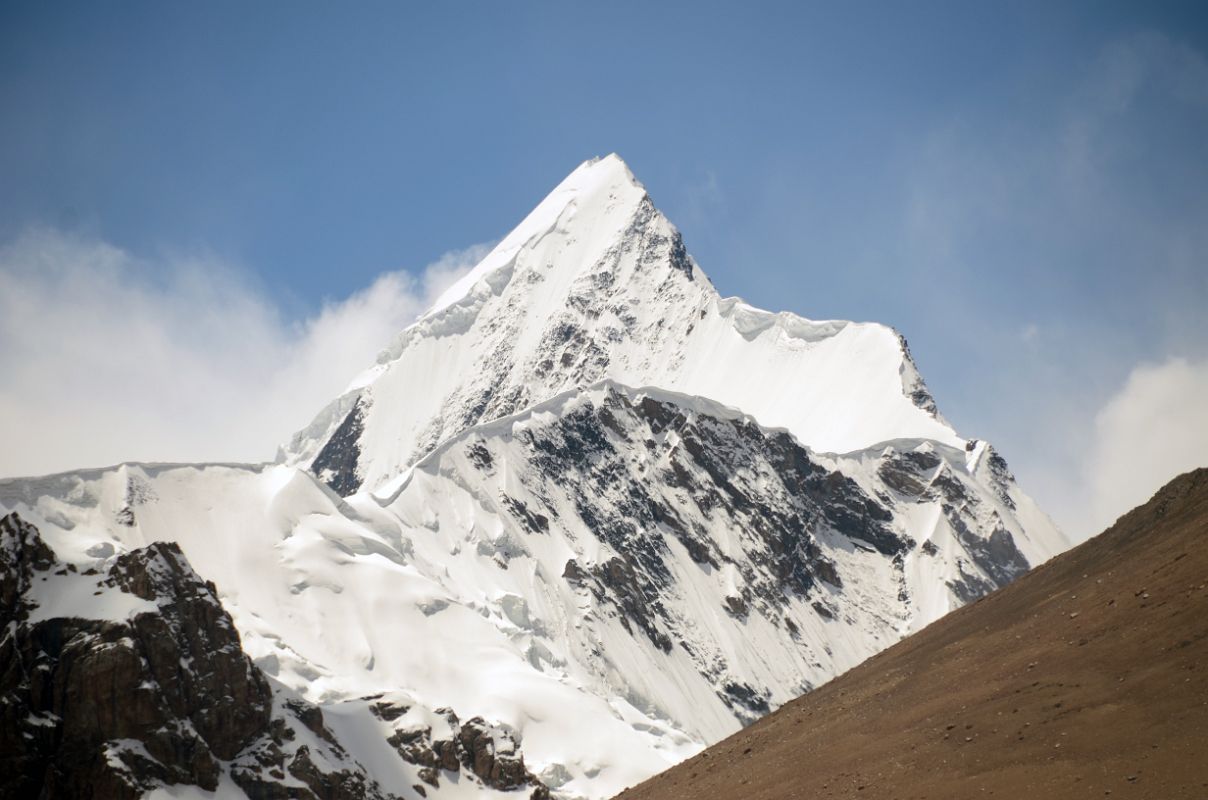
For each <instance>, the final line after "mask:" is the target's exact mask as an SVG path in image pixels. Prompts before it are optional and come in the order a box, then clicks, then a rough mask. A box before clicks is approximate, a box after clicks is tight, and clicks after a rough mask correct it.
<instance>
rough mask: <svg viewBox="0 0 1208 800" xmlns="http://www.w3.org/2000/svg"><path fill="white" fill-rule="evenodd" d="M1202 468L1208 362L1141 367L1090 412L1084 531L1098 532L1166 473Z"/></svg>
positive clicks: (1207, 434)
mask: <svg viewBox="0 0 1208 800" xmlns="http://www.w3.org/2000/svg"><path fill="white" fill-rule="evenodd" d="M1203 466H1208V361H1200V362H1192V361H1188V360H1186V359H1182V358H1173V359H1169V360H1167V361H1165V362H1163V363H1160V364H1143V365H1140V366H1138V367H1137V368H1135V369H1134V370H1133V371H1132V374H1130V375H1129V377H1128V380H1127V381H1126V382H1125V384H1124V386H1123V388H1121V389H1120V391H1119V392H1117V393H1116V394H1115V395H1114V396H1113V397H1112V398H1111V399H1110V400H1109V401H1108V402H1107V403H1106V404H1105V405H1104V406H1103V408H1102V409H1101V410H1100V411H1099V413H1098V415H1097V416H1096V417H1095V442H1094V445H1093V446H1092V448H1091V449H1090V451H1089V452H1088V454H1087V461H1086V464H1085V472H1084V475H1085V478H1084V479H1085V482H1086V484H1085V485H1086V491H1087V503H1088V505H1087V520H1086V526H1087V528H1086V531H1085V533H1087V534H1089V533H1091V532H1098V531H1099V530H1101V529H1103V528H1105V527H1106V526H1108V525H1110V524H1111V523H1112V522H1114V521H1115V519H1116V518H1117V517H1119V516H1120V515H1121V514H1123V513H1125V512H1126V511H1128V510H1129V509H1131V508H1133V507H1134V506H1137V505H1140V504H1141V503H1144V502H1145V501H1146V500H1148V499H1149V498H1150V496H1151V495H1152V494H1153V493H1154V492H1155V491H1157V490H1158V489H1159V488H1161V487H1162V486H1163V485H1164V484H1165V483H1166V482H1168V481H1169V480H1170V479H1171V478H1173V477H1175V476H1176V475H1179V474H1181V473H1183V472H1186V471H1188V470H1191V469H1195V468H1197V467H1203Z"/></svg>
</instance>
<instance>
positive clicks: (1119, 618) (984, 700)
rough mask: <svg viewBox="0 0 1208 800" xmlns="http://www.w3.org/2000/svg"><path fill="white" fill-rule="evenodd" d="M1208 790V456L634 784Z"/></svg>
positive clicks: (747, 796) (662, 798) (854, 790)
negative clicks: (1207, 463) (997, 582)
mask: <svg viewBox="0 0 1208 800" xmlns="http://www.w3.org/2000/svg"><path fill="white" fill-rule="evenodd" d="M991 796H992V797H1001V798H1024V800H1048V799H1049V798H1103V797H1110V798H1112V800H1117V799H1118V798H1153V800H1177V799H1179V798H1196V799H1197V800H1202V799H1203V798H1208V469H1199V470H1196V471H1195V472H1190V473H1187V474H1185V475H1182V476H1180V477H1178V478H1176V479H1175V480H1174V481H1172V482H1171V483H1169V484H1167V486H1166V487H1164V488H1163V489H1162V490H1161V491H1159V492H1158V493H1157V494H1156V495H1154V497H1153V498H1152V499H1151V500H1150V501H1149V502H1148V503H1146V504H1145V505H1143V506H1140V507H1139V508H1136V509H1134V510H1133V511H1131V512H1129V513H1128V514H1127V515H1125V516H1124V517H1121V518H1120V520H1118V521H1117V522H1116V524H1115V525H1114V526H1112V527H1111V528H1109V529H1108V530H1107V531H1105V532H1104V533H1102V534H1100V535H1099V536H1097V537H1095V538H1094V539H1092V540H1090V541H1089V542H1086V543H1085V544H1083V545H1081V546H1079V547H1077V548H1075V549H1073V550H1071V551H1069V552H1068V553H1065V554H1063V555H1061V556H1058V557H1057V558H1054V559H1052V560H1051V561H1049V562H1048V563H1046V564H1043V565H1041V566H1040V567H1037V568H1036V569H1035V570H1033V571H1032V572H1030V573H1028V574H1027V575H1025V576H1024V577H1022V578H1020V579H1019V580H1018V581H1016V582H1015V583H1014V584H1012V585H1010V586H1008V587H1006V588H1005V589H1002V590H1000V591H998V592H995V593H993V594H991V595H989V596H987V597H985V598H982V599H981V600H980V601H978V602H976V603H974V604H972V605H969V606H966V607H964V608H962V609H960V610H958V611H955V612H953V613H952V614H949V615H948V616H947V617H945V618H944V619H942V620H940V621H938V622H936V623H935V624H933V625H931V626H930V627H928V628H926V629H924V630H923V631H920V632H919V633H918V634H916V635H914V636H911V637H910V638H908V639H906V640H905V641H903V642H900V643H899V644H897V645H895V646H894V647H891V648H889V649H888V650H886V651H885V652H883V653H881V654H879V655H877V656H874V657H873V658H870V659H869V660H868V661H866V662H864V663H863V664H861V665H860V666H859V667H857V668H855V669H853V670H851V671H850V672H847V673H846V674H844V675H842V676H841V677H839V678H837V679H835V680H834V681H831V682H830V683H828V684H827V685H825V686H823V687H822V688H820V689H818V690H817V691H814V692H812V693H810V694H808V695H806V696H804V697H801V698H798V699H797V700H794V701H793V702H791V703H789V704H788V705H786V706H784V707H783V708H782V709H780V710H779V711H777V712H776V713H774V714H772V715H770V716H768V717H766V718H764V719H762V720H760V721H759V722H757V723H756V724H754V725H752V726H751V727H749V728H746V729H745V730H743V731H741V732H739V733H737V734H735V735H734V736H731V737H730V738H729V739H726V740H725V741H723V742H720V743H719V744H717V745H715V746H714V747H711V748H709V749H708V750H706V751H705V752H703V753H702V754H700V755H698V756H696V757H695V758H692V759H690V760H688V761H686V762H684V763H682V764H680V765H678V766H677V767H675V768H673V769H671V770H668V771H667V772H664V773H662V774H661V775H658V776H656V777H654V778H652V779H650V780H649V781H646V782H645V783H643V784H641V785H640V786H638V787H635V788H633V789H629V790H627V791H626V792H624V793H623V794H622V795H621V798H623V800H654V799H655V798H658V800H674V799H675V798H684V800H688V799H689V798H691V799H692V800H697V798H706V799H707V800H726V799H727V798H743V799H744V800H759V798H802V799H803V800H813V798H861V799H862V800H870V799H872V798H887V799H888V798H900V800H907V799H908V798H929V799H931V800H934V799H935V798H962V799H963V798H981V797H991Z"/></svg>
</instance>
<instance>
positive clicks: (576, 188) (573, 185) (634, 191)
mask: <svg viewBox="0 0 1208 800" xmlns="http://www.w3.org/2000/svg"><path fill="white" fill-rule="evenodd" d="M644 200H647V194H646V189H645V187H643V186H642V185H641V184H640V183H638V181H637V179H636V178H634V176H633V173H632V172H630V170H629V167H628V166H627V165H626V164H625V162H624V161H622V160H621V158H620V156H618V155H616V154H615V153H613V154H610V155H608V156H605V157H603V158H593V159H591V160H589V161H584V162H583V163H582V164H580V165H579V166H578V168H576V169H575V170H574V172H572V173H571V174H570V175H568V176H566V178H565V179H564V180H563V181H562V182H561V183H560V184H558V185H557V186H556V187H555V188H554V190H553V191H551V192H550V193H549V194H548V195H546V197H545V199H544V200H542V201H541V202H540V203H539V204H538V205H537V207H536V208H534V209H533V210H532V211H531V212H529V215H528V216H527V217H525V218H524V220H523V221H521V223H520V224H519V225H517V226H516V228H515V229H513V230H512V232H511V233H509V234H508V235H507V236H505V237H504V238H503V240H502V241H500V242H499V244H498V245H496V246H495V248H494V249H493V250H492V251H491V252H490V253H489V254H487V256H486V257H485V258H484V259H483V260H482V261H481V262H479V263H478V265H477V266H475V267H474V269H472V270H471V271H470V272H469V273H468V274H466V275H465V276H464V277H462V278H461V279H460V280H458V281H457V282H456V283H454V284H453V285H452V286H450V287H449V288H448V289H446V290H445V291H444V292H443V293H442V294H441V295H440V297H438V298H437V299H436V302H435V303H433V305H432V307H431V308H430V309H429V310H428V311H427V313H425V315H424V317H425V318H429V317H432V316H433V315H436V314H439V313H440V312H442V311H444V310H445V309H447V308H448V307H449V306H452V305H454V304H456V303H459V302H460V301H462V300H464V299H465V298H466V297H467V296H469V295H470V294H471V293H472V292H473V290H474V287H475V286H477V285H478V284H479V283H480V282H482V281H484V280H488V279H489V276H491V274H492V273H494V272H496V271H498V270H500V269H504V268H506V267H507V266H508V265H509V264H510V263H511V262H512V261H513V260H514V259H515V257H516V254H517V253H518V252H519V251H520V249H521V248H523V247H524V246H525V245H526V244H528V243H529V242H530V241H531V240H532V239H533V238H534V237H537V236H542V235H545V234H547V233H548V232H550V231H551V230H552V229H554V228H555V227H557V226H563V227H566V228H569V227H570V226H571V225H572V224H573V220H574V219H575V218H581V219H582V218H586V219H587V220H588V227H590V228H592V229H593V230H591V231H587V230H583V228H582V227H579V229H578V230H576V232H575V233H576V234H577V235H588V236H591V235H593V234H594V235H595V236H596V237H597V238H599V239H604V238H607V237H609V236H615V235H616V233H617V230H616V224H615V223H617V222H621V221H623V220H624V219H626V218H627V217H628V216H630V215H632V213H633V211H634V210H635V209H636V207H637V206H638V205H639V204H640V203H641V202H642V201H644ZM610 223H612V224H610ZM562 265H563V266H564V267H571V268H573V267H575V266H577V265H574V264H571V263H569V262H568V261H563V264H562Z"/></svg>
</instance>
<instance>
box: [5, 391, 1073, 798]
mask: <svg viewBox="0 0 1208 800" xmlns="http://www.w3.org/2000/svg"><path fill="white" fill-rule="evenodd" d="M993 458H994V457H993V454H992V453H991V452H990V451H988V450H985V449H984V447H983V448H982V449H981V451H980V452H979V451H978V448H977V447H975V448H974V449H973V451H966V450H964V449H956V448H951V447H948V446H945V445H937V444H935V443H933V442H918V441H899V442H895V443H892V444H889V445H885V446H883V447H881V448H878V449H876V450H875V451H864V452H861V453H857V454H855V455H852V456H834V455H815V454H812V453H810V452H809V451H807V450H806V449H805V448H803V447H802V446H801V445H800V444H799V443H798V442H797V441H796V440H795V438H794V437H793V436H792V435H791V434H789V433H788V432H786V431H783V430H774V429H767V428H763V427H761V426H760V425H758V424H757V423H756V422H755V420H754V419H752V418H751V417H749V416H747V415H745V414H743V413H742V412H740V411H738V410H736V409H732V408H727V407H724V406H721V405H719V404H717V403H714V402H712V401H708V400H704V399H702V398H696V397H690V396H685V395H679V394H675V393H670V392H666V391H663V390H658V389H643V390H635V389H629V388H626V387H623V386H620V385H618V384H615V383H612V382H604V383H600V384H597V385H595V386H593V387H590V388H589V389H586V390H572V391H570V392H567V393H564V394H562V395H559V396H557V397H555V398H553V399H551V400H549V401H546V402H544V403H541V404H538V405H537V406H535V407H533V408H531V409H528V410H526V411H524V412H523V413H521V414H518V415H515V416H511V417H507V418H504V419H500V420H495V421H492V422H489V423H484V424H481V425H478V426H475V427H473V428H471V429H469V430H467V431H464V432H463V433H461V434H459V435H457V436H455V437H453V438H452V439H450V440H448V441H447V442H445V443H444V444H443V445H441V446H440V447H438V448H437V449H436V450H435V451H433V452H432V453H430V454H429V455H428V456H426V457H425V458H424V459H422V460H421V461H420V462H419V463H418V464H416V465H415V467H414V468H413V469H412V470H410V471H409V472H408V473H407V475H406V476H405V477H404V478H402V479H400V481H398V482H397V485H396V486H394V487H391V490H390V491H389V492H388V493H383V494H379V495H377V496H374V495H370V494H358V495H355V496H353V497H350V498H347V499H341V498H339V497H338V496H336V495H335V494H334V493H332V492H331V491H330V490H329V489H328V488H327V487H325V486H323V485H322V484H321V483H318V482H317V481H315V480H314V479H313V478H312V477H311V476H310V475H308V474H307V473H305V472H303V471H299V470H297V469H294V468H291V467H286V466H281V465H278V466H269V467H239V466H229V465H228V466H223V465H210V466H134V465H128V466H123V467H119V468H117V469H114V470H107V471H93V472H89V473H75V474H68V475H63V476H55V477H51V478H46V479H35V480H26V481H5V482H0V504H3V505H4V506H5V507H7V508H9V509H14V510H17V511H19V512H20V513H21V514H22V516H23V517H26V518H27V519H30V520H32V521H34V523H35V524H36V525H38V527H39V528H40V529H41V530H42V531H43V535H44V536H45V538H46V540H47V541H48V542H49V543H50V544H51V546H52V547H53V548H54V549H55V550H56V552H58V553H60V557H62V558H65V559H69V560H74V562H76V563H78V564H80V565H81V567H86V566H87V565H89V564H95V563H96V562H97V561H98V559H104V558H108V557H110V556H111V555H112V554H113V553H116V552H121V551H125V550H128V549H131V548H135V547H140V546H143V545H145V544H147V543H149V542H152V541H174V542H178V543H179V544H180V546H181V548H182V550H183V551H184V553H185V554H186V555H187V556H188V558H189V559H190V561H191V562H192V563H193V564H194V566H195V567H196V568H197V569H198V571H199V572H200V573H201V574H203V575H205V576H207V577H209V578H211V579H212V580H214V581H215V583H216V584H217V587H218V590H219V594H220V596H221V597H222V600H223V603H224V605H225V606H226V608H227V609H228V610H229V612H230V614H231V616H232V618H233V619H234V621H235V624H236V626H237V627H238V629H239V631H240V634H241V636H242V638H243V644H244V648H245V650H246V651H247V652H248V653H249V654H250V655H252V656H253V658H255V659H256V661H257V663H258V664H259V665H260V666H261V667H262V668H263V669H264V670H265V671H266V672H267V673H268V674H269V675H270V676H272V677H273V678H274V679H275V680H277V681H280V682H281V683H282V684H283V685H284V686H285V687H287V688H290V689H293V690H296V691H298V692H301V693H302V694H303V695H305V696H306V697H307V698H309V699H310V700H313V701H316V702H321V703H324V704H325V707H326V709H327V710H328V711H329V714H328V717H329V721H330V723H331V727H332V729H333V731H334V732H335V733H336V735H337V736H346V737H348V738H349V739H350V742H344V746H345V747H346V749H348V750H349V751H350V752H352V754H353V756H354V757H355V758H356V759H357V760H358V761H359V762H360V763H361V764H363V765H365V766H366V767H367V769H368V770H369V774H371V775H372V776H373V778H374V779H376V780H377V781H378V782H379V783H380V784H381V785H382V786H383V787H385V788H386V789H387V790H389V791H397V792H402V793H404V794H405V793H406V792H408V791H411V790H409V789H408V787H410V786H412V785H415V784H417V783H418V781H419V778H418V777H417V775H418V767H417V765H415V764H409V763H406V762H405V761H403V760H402V759H401V758H399V757H398V755H397V752H396V750H395V749H394V748H392V747H387V746H385V745H383V740H384V739H386V738H388V737H389V736H390V735H391V731H390V730H389V729H388V728H387V727H386V723H385V722H384V721H383V720H382V719H379V718H377V717H374V716H372V715H371V714H369V711H368V710H369V709H370V708H371V707H372V706H373V705H374V703H375V702H380V701H371V700H365V699H361V698H365V697H367V696H370V695H376V694H379V693H383V692H387V693H390V695H389V698H388V699H390V700H391V702H394V703H395V704H397V705H402V706H406V707H408V708H411V709H413V711H411V712H409V713H410V714H412V716H414V715H419V717H417V718H416V719H422V720H425V721H426V722H425V724H426V725H427V727H429V728H432V727H433V726H436V727H437V728H439V726H440V725H441V724H443V723H441V722H440V720H441V719H442V715H441V714H439V713H436V712H435V710H436V709H440V708H450V709H452V711H453V712H455V713H456V715H457V716H458V717H460V719H463V720H465V719H468V718H470V717H483V718H485V719H486V720H487V721H489V723H491V724H498V725H500V726H502V727H501V728H500V730H503V731H508V732H511V733H512V734H513V735H514V738H515V740H516V741H517V742H518V743H519V744H520V746H521V747H522V748H523V752H524V756H525V759H526V762H527V764H528V767H529V768H530V769H531V770H532V771H533V772H535V773H536V774H537V775H538V776H539V777H540V778H541V779H542V780H543V781H544V782H545V783H547V784H549V785H550V786H551V788H553V789H555V790H556V791H559V792H561V793H563V794H565V795H566V796H586V797H601V796H606V795H609V794H611V793H613V792H615V791H618V790H619V789H620V788H623V787H624V786H626V785H631V784H633V783H635V782H636V781H638V780H640V779H642V778H644V777H646V776H648V775H650V774H653V773H655V772H657V771H659V770H660V769H662V768H664V767H665V766H667V765H669V764H671V763H674V762H675V761H678V760H679V759H681V758H683V757H684V756H686V755H689V754H691V753H692V752H694V751H695V750H697V749H699V748H700V747H701V746H702V745H704V744H706V743H708V742H712V741H716V740H717V739H718V738H720V737H722V736H724V735H726V734H727V733H730V732H732V731H734V730H736V729H737V728H738V727H739V725H740V724H742V723H744V722H748V721H751V720H753V719H755V718H756V717H758V716H759V715H761V714H763V713H765V712H766V711H768V710H769V709H770V708H774V707H776V706H778V705H779V704H781V703H783V702H785V701H787V700H788V699H790V698H791V697H793V696H795V695H797V694H799V693H800V692H802V691H804V690H807V689H809V688H811V687H813V686H816V685H818V684H820V683H822V682H824V681H826V680H828V679H829V678H831V677H833V676H834V675H835V674H837V673H839V672H842V671H843V670H846V669H847V668H849V667H851V666H853V665H855V664H856V663H859V662H860V661H861V660H863V659H864V658H866V657H868V656H869V655H871V654H873V653H875V652H877V651H879V650H880V649H882V648H884V647H886V646H888V645H889V644H891V643H892V642H894V641H896V640H897V639H898V638H900V637H901V636H902V635H904V634H905V633H906V632H908V631H910V630H912V629H914V628H917V627H918V626H920V625H923V624H926V623H927V622H930V621H931V620H933V619H935V618H936V617H938V616H939V615H941V614H943V613H945V612H946V611H947V610H948V609H950V608H952V607H954V606H955V605H957V604H959V603H960V602H961V601H963V600H967V599H970V598H972V597H974V596H977V595H979V594H981V593H983V592H984V591H986V590H988V589H989V588H992V587H994V586H996V585H1000V584H1001V583H1004V582H1006V581H1008V580H1010V579H1011V578H1012V577H1014V576H1015V575H1017V574H1018V573H1019V572H1020V571H1022V570H1024V569H1026V568H1027V566H1028V564H1029V563H1030V562H1034V561H1035V560H1038V559H1040V558H1044V557H1046V556H1047V555H1048V554H1051V553H1052V552H1055V551H1056V550H1058V549H1060V548H1061V547H1062V546H1063V542H1061V540H1060V537H1059V534H1057V533H1056V532H1055V531H1053V530H1052V529H1051V527H1032V528H1028V529H1025V528H1024V527H1023V526H1022V525H1021V524H1020V518H1019V516H1018V509H1019V508H1020V507H1025V508H1026V507H1027V506H1026V498H1024V497H1023V496H1022V494H1021V493H1019V491H1018V490H1017V489H1016V488H1015V487H1014V484H1013V482H1012V481H1011V480H1010V477H1009V475H1007V474H1006V473H1005V472H1003V471H1002V470H1000V469H997V468H993V467H992V466H991V464H990V462H991V461H992V460H993ZM845 473H846V474H845ZM849 475H850V476H851V477H849ZM400 692H401V694H400ZM586 721H589V722H586ZM433 736H435V734H433ZM467 785H469V784H467V783H465V782H462V783H458V784H450V783H449V782H448V781H446V782H445V784H443V785H442V788H441V789H439V790H436V789H434V788H432V787H429V791H439V792H448V791H452V790H453V787H455V786H456V787H460V790H461V791H464V790H465V788H466V786H467ZM471 788H481V787H471ZM441 796H444V795H443V794H442V795H441Z"/></svg>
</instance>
